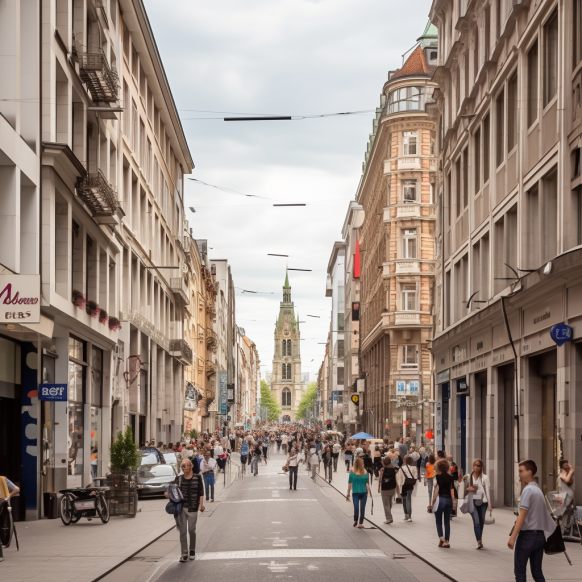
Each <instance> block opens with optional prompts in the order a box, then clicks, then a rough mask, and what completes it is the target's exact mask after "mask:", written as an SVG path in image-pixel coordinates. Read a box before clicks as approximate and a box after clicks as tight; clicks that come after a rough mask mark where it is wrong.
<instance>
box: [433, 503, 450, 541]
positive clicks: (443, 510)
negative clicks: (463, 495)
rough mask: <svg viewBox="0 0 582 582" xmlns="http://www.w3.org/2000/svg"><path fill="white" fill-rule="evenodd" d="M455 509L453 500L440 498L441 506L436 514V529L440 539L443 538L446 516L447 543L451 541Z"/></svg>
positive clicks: (445, 536)
mask: <svg viewBox="0 0 582 582" xmlns="http://www.w3.org/2000/svg"><path fill="white" fill-rule="evenodd" d="M452 509H453V500H452V499H451V498H450V497H439V506H438V508H437V510H436V511H435V512H434V518H435V520H436V528H437V533H438V535H439V538H442V537H443V522H442V517H443V515H444V516H445V535H444V538H445V541H447V542H448V541H449V537H450V535H451V511H452Z"/></svg>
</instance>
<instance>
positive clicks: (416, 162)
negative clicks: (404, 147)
mask: <svg viewBox="0 0 582 582" xmlns="http://www.w3.org/2000/svg"><path fill="white" fill-rule="evenodd" d="M420 159H421V158H420V157H419V156H412V157H406V158H398V160H397V168H398V169H399V170H420V168H421V161H420Z"/></svg>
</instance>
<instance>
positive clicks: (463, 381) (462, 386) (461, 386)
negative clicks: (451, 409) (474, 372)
mask: <svg viewBox="0 0 582 582" xmlns="http://www.w3.org/2000/svg"><path fill="white" fill-rule="evenodd" d="M468 389H469V385H468V384H467V378H459V380H457V392H467V390H468Z"/></svg>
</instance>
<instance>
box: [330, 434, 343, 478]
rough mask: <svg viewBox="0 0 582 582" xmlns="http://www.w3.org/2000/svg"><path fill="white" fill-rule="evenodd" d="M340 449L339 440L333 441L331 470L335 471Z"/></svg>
mask: <svg viewBox="0 0 582 582" xmlns="http://www.w3.org/2000/svg"><path fill="white" fill-rule="evenodd" d="M341 451H342V446H341V444H340V442H339V441H335V443H333V449H332V457H333V472H334V473H337V462H338V459H339V456H340V453H341Z"/></svg>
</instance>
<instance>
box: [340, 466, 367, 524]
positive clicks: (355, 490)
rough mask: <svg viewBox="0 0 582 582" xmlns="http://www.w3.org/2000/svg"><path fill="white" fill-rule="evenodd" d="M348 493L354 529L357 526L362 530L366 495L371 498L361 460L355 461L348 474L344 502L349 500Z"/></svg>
mask: <svg viewBox="0 0 582 582" xmlns="http://www.w3.org/2000/svg"><path fill="white" fill-rule="evenodd" d="M350 493H352V498H353V502H354V527H356V526H357V527H358V529H363V528H364V517H365V513H366V502H367V501H368V493H369V494H370V497H371V496H372V490H371V489H370V484H369V477H368V471H366V469H365V468H364V461H363V460H362V459H356V461H355V463H354V468H353V469H352V471H351V472H350V476H349V479H348V494H347V495H346V501H349V500H350Z"/></svg>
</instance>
